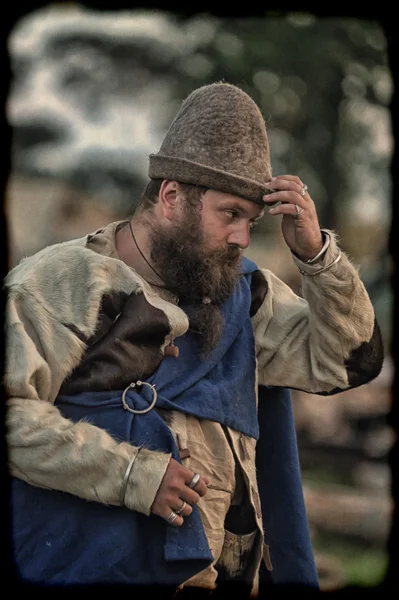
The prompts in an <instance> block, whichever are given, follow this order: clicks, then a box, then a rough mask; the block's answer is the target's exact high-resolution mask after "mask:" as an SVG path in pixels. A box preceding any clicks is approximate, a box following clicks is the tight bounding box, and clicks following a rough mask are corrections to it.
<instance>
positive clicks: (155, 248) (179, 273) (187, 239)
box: [150, 211, 241, 356]
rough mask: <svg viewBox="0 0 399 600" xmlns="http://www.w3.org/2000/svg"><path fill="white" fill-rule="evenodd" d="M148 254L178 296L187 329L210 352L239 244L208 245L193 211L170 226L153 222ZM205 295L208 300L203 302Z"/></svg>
mask: <svg viewBox="0 0 399 600" xmlns="http://www.w3.org/2000/svg"><path fill="white" fill-rule="evenodd" d="M187 212H188V211H187ZM150 256H151V261H152V263H153V264H154V266H155V268H156V270H157V272H160V273H161V275H162V278H163V280H164V281H165V283H166V285H167V287H168V289H169V290H171V291H172V292H173V293H174V294H176V295H177V296H179V298H180V305H181V306H182V307H184V310H185V312H186V313H187V316H188V318H189V322H190V330H191V331H193V332H194V333H195V334H196V335H197V336H199V338H200V345H201V354H202V355H203V356H207V355H209V353H210V352H211V351H212V350H213V349H214V348H215V347H216V346H217V344H218V342H219V340H220V336H221V332H222V327H223V316H222V313H221V311H220V307H221V305H222V304H223V303H224V302H225V301H226V300H227V299H228V298H229V296H230V295H231V293H232V291H233V288H234V286H235V285H236V283H237V281H238V279H239V276H240V257H241V250H240V248H238V247H236V246H226V248H218V249H217V250H209V249H207V241H206V237H205V235H204V233H203V231H202V228H201V225H200V221H199V218H198V216H197V215H195V214H192V215H191V217H190V216H189V215H186V216H185V219H184V223H178V224H175V225H174V226H173V228H172V230H170V229H169V230H167V231H166V230H165V229H163V228H162V227H160V226H158V225H154V226H153V228H152V234H151V254H150ZM206 298H207V299H209V301H210V302H209V303H204V302H203V301H204V299H206Z"/></svg>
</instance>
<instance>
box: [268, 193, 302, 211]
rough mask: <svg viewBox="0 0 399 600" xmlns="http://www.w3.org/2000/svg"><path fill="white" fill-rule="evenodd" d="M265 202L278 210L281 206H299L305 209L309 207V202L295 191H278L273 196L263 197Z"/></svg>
mask: <svg viewBox="0 0 399 600" xmlns="http://www.w3.org/2000/svg"><path fill="white" fill-rule="evenodd" d="M263 200H264V202H265V204H270V205H272V206H273V205H274V207H276V208H277V207H278V206H281V204H299V206H302V207H303V208H305V207H306V206H308V205H309V202H308V200H306V198H304V197H303V196H301V194H300V193H299V192H296V191H294V190H280V191H276V192H274V193H273V194H270V195H267V196H263Z"/></svg>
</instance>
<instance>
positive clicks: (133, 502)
mask: <svg viewBox="0 0 399 600" xmlns="http://www.w3.org/2000/svg"><path fill="white" fill-rule="evenodd" d="M171 456H172V454H164V453H162V452H155V451H153V450H147V449H146V448H141V450H140V452H139V453H138V455H137V458H136V460H135V461H134V463H133V468H132V471H131V474H130V477H129V481H128V484H127V488H126V493H125V506H127V508H129V509H131V510H136V511H138V512H141V513H144V514H145V515H147V516H148V515H150V514H151V506H152V505H153V503H154V500H155V496H156V495H157V492H158V489H159V486H160V485H161V481H162V479H163V477H164V475H165V472H166V469H167V467H168V464H169V461H170V458H171Z"/></svg>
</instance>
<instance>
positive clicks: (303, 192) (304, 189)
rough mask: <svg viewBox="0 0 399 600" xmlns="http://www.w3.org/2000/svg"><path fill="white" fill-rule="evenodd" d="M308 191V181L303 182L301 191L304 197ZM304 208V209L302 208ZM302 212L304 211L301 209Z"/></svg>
mask: <svg viewBox="0 0 399 600" xmlns="http://www.w3.org/2000/svg"><path fill="white" fill-rule="evenodd" d="M307 191H308V186H307V185H306V183H304V184H303V186H302V187H301V191H300V192H299V193H300V194H301V196H302V197H303V196H304V195H305V194H306V192H307ZM302 210H303V209H302ZM301 212H302V211H301Z"/></svg>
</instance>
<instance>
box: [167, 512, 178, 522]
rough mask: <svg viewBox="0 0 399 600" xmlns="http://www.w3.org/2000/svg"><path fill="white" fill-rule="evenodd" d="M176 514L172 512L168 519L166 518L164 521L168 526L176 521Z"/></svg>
mask: <svg viewBox="0 0 399 600" xmlns="http://www.w3.org/2000/svg"><path fill="white" fill-rule="evenodd" d="M178 516H179V515H178V514H177V513H176V512H175V511H174V510H172V512H171V513H170V515H169V517H166V519H165V521H166V522H167V523H169V524H171V523H173V522H174V521H176V519H177V518H178Z"/></svg>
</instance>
